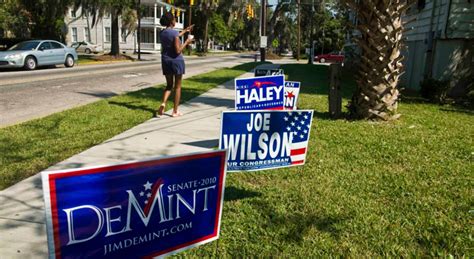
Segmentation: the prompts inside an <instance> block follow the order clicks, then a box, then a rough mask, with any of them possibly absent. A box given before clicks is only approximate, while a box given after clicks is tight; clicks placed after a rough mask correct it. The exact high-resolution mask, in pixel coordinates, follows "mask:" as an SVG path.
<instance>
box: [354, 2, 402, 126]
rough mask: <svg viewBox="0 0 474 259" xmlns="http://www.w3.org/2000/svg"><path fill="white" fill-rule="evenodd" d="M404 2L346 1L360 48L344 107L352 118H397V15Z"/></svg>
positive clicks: (399, 69)
mask: <svg viewBox="0 0 474 259" xmlns="http://www.w3.org/2000/svg"><path fill="white" fill-rule="evenodd" d="M356 2H357V3H356ZM405 3H406V1H405V0H394V1H386V0H372V1H355V0H350V1H349V5H350V6H351V7H352V8H353V10H355V11H357V14H358V17H357V18H358V19H359V25H358V27H357V29H358V30H359V31H360V33H361V37H360V38H359V39H356V42H357V43H358V46H359V48H360V50H361V62H360V64H359V69H358V72H357V75H356V82H357V90H356V92H355V93H354V95H353V97H352V100H351V102H350V104H349V106H348V107H349V111H350V113H351V117H352V118H356V119H371V120H379V119H381V120H394V119H398V118H399V117H400V114H398V113H397V108H398V97H399V90H398V88H397V86H398V81H399V78H400V76H401V75H402V63H401V61H402V60H403V57H402V55H401V53H400V50H401V47H402V42H401V40H402V31H403V28H402V27H403V26H402V21H401V16H402V13H403V12H404V11H405V9H406V4H405Z"/></svg>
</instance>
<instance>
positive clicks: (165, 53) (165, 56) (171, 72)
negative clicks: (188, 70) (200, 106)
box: [156, 12, 194, 117]
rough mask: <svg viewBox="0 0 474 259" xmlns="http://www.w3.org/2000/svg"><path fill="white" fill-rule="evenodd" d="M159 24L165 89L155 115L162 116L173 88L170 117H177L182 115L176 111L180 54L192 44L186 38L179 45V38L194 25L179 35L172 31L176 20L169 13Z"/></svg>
mask: <svg viewBox="0 0 474 259" xmlns="http://www.w3.org/2000/svg"><path fill="white" fill-rule="evenodd" d="M160 23H161V25H162V26H165V27H166V29H164V30H163V31H161V33H160V39H161V66H162V69H163V75H165V77H166V88H165V90H164V93H163V102H162V104H161V105H160V107H159V108H158V110H157V112H156V114H157V115H163V113H164V110H165V107H166V102H167V101H168V98H169V97H170V95H171V90H172V89H173V87H174V91H175V96H174V107H173V113H172V115H171V116H172V117H178V116H181V115H183V114H182V113H181V112H179V110H178V106H179V102H180V99H181V81H182V79H183V75H184V73H185V65H184V57H183V55H182V54H181V53H182V52H183V50H184V49H186V47H187V46H188V45H189V44H191V43H192V42H193V39H192V38H188V39H187V40H186V41H185V42H184V44H181V42H180V39H179V38H180V37H181V36H183V35H184V34H185V33H186V32H190V31H191V30H192V28H193V26H194V25H191V26H189V27H188V28H186V29H185V30H183V31H182V32H181V33H179V32H178V31H176V30H174V29H173V28H174V26H175V24H176V19H175V17H174V16H173V15H172V14H171V13H169V12H168V13H165V14H164V15H163V16H162V17H161V19H160Z"/></svg>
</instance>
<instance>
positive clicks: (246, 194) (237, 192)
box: [224, 186, 262, 201]
mask: <svg viewBox="0 0 474 259" xmlns="http://www.w3.org/2000/svg"><path fill="white" fill-rule="evenodd" d="M261 195H262V194H261V193H259V192H255V191H249V190H245V189H241V188H237V187H234V186H229V187H226V188H225V194H224V200H225V201H236V200H243V199H247V198H253V197H260V196H261Z"/></svg>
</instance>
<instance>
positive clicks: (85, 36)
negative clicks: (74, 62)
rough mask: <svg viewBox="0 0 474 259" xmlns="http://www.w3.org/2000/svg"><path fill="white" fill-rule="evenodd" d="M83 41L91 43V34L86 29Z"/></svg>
mask: <svg viewBox="0 0 474 259" xmlns="http://www.w3.org/2000/svg"><path fill="white" fill-rule="evenodd" d="M84 40H85V41H87V42H91V34H90V30H89V29H88V28H84Z"/></svg>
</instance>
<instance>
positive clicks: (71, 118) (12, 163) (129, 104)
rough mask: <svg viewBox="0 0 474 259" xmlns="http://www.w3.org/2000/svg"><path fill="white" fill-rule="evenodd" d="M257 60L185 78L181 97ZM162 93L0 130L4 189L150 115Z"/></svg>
mask: <svg viewBox="0 0 474 259" xmlns="http://www.w3.org/2000/svg"><path fill="white" fill-rule="evenodd" d="M255 65H256V63H247V64H243V65H239V66H236V67H234V68H226V69H220V70H217V71H214V72H210V73H205V74H202V75H198V76H194V77H192V78H189V79H187V80H184V82H183V92H182V101H183V102H185V101H187V100H190V99H192V98H194V97H196V96H198V95H200V94H202V93H204V92H206V91H208V90H209V89H211V88H213V87H215V86H217V85H219V84H222V83H224V82H226V81H229V80H231V79H233V78H235V77H237V76H239V75H241V74H243V73H245V72H247V71H249V70H250V69H252V68H253V67H255ZM162 92H163V85H160V86H157V87H152V88H148V89H144V90H141V91H137V92H131V93H128V94H124V95H120V96H116V97H112V98H109V99H106V100H102V101H98V102H95V103H92V104H88V105H85V106H82V107H79V108H75V109H71V110H67V111H64V112H60V113H56V114H53V115H51V116H48V117H45V118H41V119H37V120H32V121H29V122H25V123H22V124H19V125H15V126H11V127H7V128H2V129H0V165H1V167H0V190H1V189H4V188H6V187H8V186H10V185H12V184H15V183H17V182H19V181H21V180H23V179H25V178H27V177H29V176H31V175H34V174H36V173H38V172H40V171H42V170H44V169H46V168H48V167H49V166H52V165H54V164H56V163H58V162H60V161H62V160H65V159H67V158H69V157H71V156H73V155H75V154H78V153H80V152H82V151H84V150H86V149H88V148H90V147H92V146H94V145H97V144H99V143H102V142H103V141H105V140H107V139H109V138H111V137H113V136H115V135H117V134H119V133H121V132H123V131H125V130H127V129H130V128H132V127H133V126H136V125H137V124H140V123H142V122H144V121H146V120H148V119H150V118H151V117H152V116H153V112H154V110H155V109H157V108H158V105H159V101H160V100H161V98H162ZM171 105H172V103H168V108H171Z"/></svg>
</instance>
